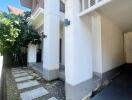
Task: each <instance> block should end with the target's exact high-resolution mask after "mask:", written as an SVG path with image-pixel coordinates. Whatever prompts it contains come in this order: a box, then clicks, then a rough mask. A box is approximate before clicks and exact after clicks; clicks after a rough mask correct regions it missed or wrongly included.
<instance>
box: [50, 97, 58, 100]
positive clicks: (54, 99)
mask: <svg viewBox="0 0 132 100" xmlns="http://www.w3.org/2000/svg"><path fill="white" fill-rule="evenodd" d="M48 100H57V99H56V98H55V97H52V98H49V99H48Z"/></svg>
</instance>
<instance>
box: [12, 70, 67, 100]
mask: <svg viewBox="0 0 132 100" xmlns="http://www.w3.org/2000/svg"><path fill="white" fill-rule="evenodd" d="M11 73H12V76H13V78H14V81H15V83H16V87H17V89H18V91H19V92H20V93H19V95H20V98H21V100H65V97H63V99H62V98H61V99H57V98H56V97H54V96H51V93H50V92H53V91H51V90H50V89H49V90H48V89H46V88H45V87H46V86H45V87H44V85H43V84H42V83H41V82H39V81H38V80H37V79H41V77H38V76H37V74H35V73H33V74H32V73H29V71H28V72H27V71H26V70H24V69H23V68H12V69H11ZM36 76H37V77H36ZM46 85H50V83H47V84H46ZM51 87H53V86H51ZM58 88H59V87H58ZM63 88H64V87H63ZM54 92H55V91H54ZM56 92H57V91H56ZM48 95H49V96H48Z"/></svg>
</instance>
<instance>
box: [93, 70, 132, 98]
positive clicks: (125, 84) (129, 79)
mask: <svg viewBox="0 0 132 100" xmlns="http://www.w3.org/2000/svg"><path fill="white" fill-rule="evenodd" d="M91 100H132V71H131V70H125V71H123V72H122V73H121V75H120V76H119V77H117V78H116V79H115V80H114V81H113V82H112V83H111V84H110V85H109V86H107V87H106V88H105V89H104V90H102V92H100V93H99V94H97V95H96V96H95V97H93V98H92V99H91Z"/></svg>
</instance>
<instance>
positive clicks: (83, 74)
mask: <svg viewBox="0 0 132 100" xmlns="http://www.w3.org/2000/svg"><path fill="white" fill-rule="evenodd" d="M75 5H76V6H75ZM79 12H80V2H79V0H67V1H66V13H65V18H67V19H69V20H70V21H71V25H69V26H67V27H66V28H65V76H66V82H67V83H68V84H71V85H73V86H74V85H77V84H79V83H81V82H84V81H86V80H89V79H91V78H92V50H91V49H92V48H91V32H90V30H89V27H85V25H84V23H83V22H82V20H81V19H80V17H79V16H78V14H79ZM85 21H86V22H91V19H86V20H85V19H84V22H85ZM88 26H89V25H88Z"/></svg>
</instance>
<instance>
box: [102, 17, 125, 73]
mask: <svg viewBox="0 0 132 100" xmlns="http://www.w3.org/2000/svg"><path fill="white" fill-rule="evenodd" d="M101 30H102V71H103V72H106V71H109V70H111V69H113V68H115V67H118V66H120V65H122V64H124V63H125V59H124V45H123V44H124V39H123V32H122V31H121V30H120V29H119V28H118V27H117V26H116V25H115V24H114V23H113V22H112V21H111V20H109V19H108V18H106V17H105V16H103V15H101Z"/></svg>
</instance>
